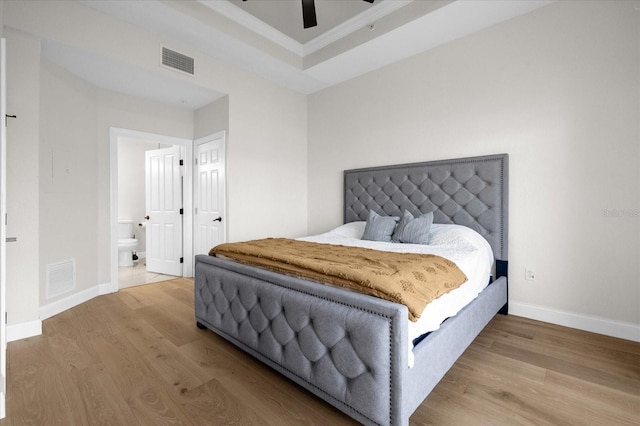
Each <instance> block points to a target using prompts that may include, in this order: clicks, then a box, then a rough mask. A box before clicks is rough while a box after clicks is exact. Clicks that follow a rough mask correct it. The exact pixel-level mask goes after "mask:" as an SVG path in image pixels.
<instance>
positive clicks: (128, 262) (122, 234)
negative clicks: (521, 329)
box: [118, 220, 138, 266]
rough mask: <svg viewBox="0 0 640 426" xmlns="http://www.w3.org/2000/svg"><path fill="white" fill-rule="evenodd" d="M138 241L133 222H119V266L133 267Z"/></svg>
mask: <svg viewBox="0 0 640 426" xmlns="http://www.w3.org/2000/svg"><path fill="white" fill-rule="evenodd" d="M137 247H138V240H136V239H135V237H134V235H133V221H132V220H119V221H118V266H133V251H134V250H135V249H136V248H137Z"/></svg>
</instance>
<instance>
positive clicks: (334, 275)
mask: <svg viewBox="0 0 640 426" xmlns="http://www.w3.org/2000/svg"><path fill="white" fill-rule="evenodd" d="M218 254H219V255H222V256H224V257H227V258H230V259H233V260H236V261H238V262H240V263H244V264H248V265H253V266H261V267H264V268H266V269H269V270H272V271H275V272H279V273H284V274H287V275H293V276H297V277H301V278H306V279H311V280H313V281H317V282H320V283H322V282H324V283H330V284H334V285H337V286H340V287H345V288H349V289H351V290H355V291H358V292H360V293H365V294H369V295H372V296H377V297H380V298H383V299H386V300H390V301H393V302H397V303H402V304H403V305H406V306H407V308H408V309H409V319H410V320H411V321H416V320H417V319H418V318H419V317H420V314H421V313H422V311H423V310H424V308H425V306H426V305H427V304H428V303H429V302H431V301H432V300H434V299H436V298H438V297H440V296H442V295H443V294H445V293H448V292H449V291H451V290H453V289H456V288H458V287H460V285H462V284H463V283H464V282H465V281H467V277H466V276H465V274H464V273H463V272H462V271H461V270H460V269H459V268H458V267H457V266H456V264H455V263H453V262H451V261H450V260H448V259H445V258H443V257H440V256H436V255H431V254H414V253H394V252H387V251H379V250H372V249H367V248H361V247H346V246H339V245H330V244H320V243H311V242H306V241H297V240H290V239H285V238H267V239H263V240H255V241H246V242H240V243H225V244H220V245H219V246H216V247H214V248H212V249H211V250H210V251H209V255H211V256H215V255H218Z"/></svg>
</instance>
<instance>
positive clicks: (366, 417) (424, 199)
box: [195, 154, 508, 425]
mask: <svg viewBox="0 0 640 426" xmlns="http://www.w3.org/2000/svg"><path fill="white" fill-rule="evenodd" d="M344 195H345V201H344V221H345V223H347V222H352V221H360V220H366V217H367V214H368V212H369V210H371V209H374V210H376V211H377V212H378V213H380V214H386V215H400V214H401V213H402V211H403V210H404V209H407V210H409V211H411V212H412V213H413V214H414V215H415V214H418V213H419V212H428V211H434V222H436V223H457V224H461V225H465V226H468V227H470V228H473V229H475V230H477V231H478V232H480V233H481V234H482V235H484V236H485V238H486V239H487V240H488V241H489V243H490V245H491V247H492V249H493V252H494V257H495V259H496V264H495V265H494V272H493V277H492V279H491V280H492V283H491V284H490V285H489V286H487V287H486V288H485V289H484V290H483V291H482V292H481V293H480V295H479V296H478V297H477V298H476V299H475V300H474V301H472V302H471V303H470V304H469V305H467V306H466V307H465V308H463V309H462V310H461V311H460V312H459V313H458V314H457V315H456V316H454V317H452V318H449V319H447V320H445V321H444V322H443V323H442V325H441V327H440V329H439V330H437V331H434V332H432V333H430V334H428V335H427V336H426V337H425V338H424V339H423V340H422V341H420V343H418V344H417V345H416V346H415V347H414V349H413V353H414V357H415V365H414V366H413V367H412V368H409V367H408V359H407V346H408V336H407V321H408V312H407V308H406V307H405V306H403V305H399V304H396V303H393V302H389V301H386V300H382V299H378V298H375V297H372V296H367V295H362V294H358V293H354V292H350V291H346V290H343V289H340V288H336V287H333V286H326V285H322V284H318V283H314V282H311V281H307V280H303V279H298V278H294V277H289V276H284V275H280V274H277V273H273V272H270V271H266V270H262V269H259V268H255V267H250V266H246V265H242V264H239V263H236V262H233V261H230V260H225V259H220V258H217V257H213V256H205V255H199V256H196V267H195V315H196V323H197V325H198V327H200V328H209V329H211V330H213V331H214V332H216V333H217V334H219V335H221V336H222V337H224V338H226V339H227V340H229V341H230V342H232V343H234V344H235V345H237V346H238V347H240V348H241V349H243V350H244V351H246V352H248V353H249V354H251V355H253V356H254V357H256V358H257V359H259V360H261V361H262V362H264V363H265V364H267V365H269V366H270V367H272V368H274V369H275V370H277V371H278V372H280V373H281V374H283V375H284V376H286V377H288V378H289V379H291V380H293V381H294V382H296V383H298V384H299V385H300V386H302V387H304V388H305V389H307V390H309V391H311V392H312V393H314V394H315V395H317V396H318V397H320V398H322V399H323V400H325V401H327V402H328V403H330V404H332V405H333V406H335V407H337V408H338V409H340V410H342V411H343V412H345V413H346V414H348V415H349V416H351V417H352V418H354V419H356V420H357V421H359V422H361V423H363V424H375V425H408V424H409V417H410V416H411V414H412V413H413V412H414V411H415V410H416V408H417V407H418V406H419V405H420V404H421V403H422V401H423V400H424V399H425V398H426V397H427V395H428V394H429V393H430V392H431V390H432V389H433V388H434V387H435V386H436V384H437V383H438V382H439V381H440V379H441V378H442V377H443V376H444V375H445V373H446V372H447V371H448V370H449V368H450V367H451V366H452V365H453V363H454V362H455V361H456V360H457V358H458V357H459V356H460V355H461V354H462V353H463V352H464V350H465V349H466V348H467V346H468V345H469V344H470V343H471V342H472V341H473V339H474V338H475V337H476V336H477V335H478V334H479V333H480V331H482V329H483V328H484V327H485V325H486V324H487V323H488V322H489V321H490V320H491V318H493V316H494V315H495V314H496V313H497V312H501V313H503V314H506V313H507V301H508V293H507V277H506V275H507V242H508V241H507V230H508V156H507V154H500V155H490V156H482V157H472V158H461V159H454V160H443V161H432V162H425V163H416V164H404V165H398V166H389V167H376V168H367V169H358V170H348V171H345V172H344Z"/></svg>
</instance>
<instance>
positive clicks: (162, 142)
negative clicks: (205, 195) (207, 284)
mask: <svg viewBox="0 0 640 426" xmlns="http://www.w3.org/2000/svg"><path fill="white" fill-rule="evenodd" d="M192 144H193V142H192V141H191V140H187V139H181V138H174V137H170V136H164V135H157V134H152V133H145V132H138V131H133V130H127V129H118V128H112V129H111V134H110V151H111V152H110V169H111V285H112V291H117V290H118V289H119V288H124V287H128V286H131V285H139V284H146V283H150V282H157V281H163V280H165V279H171V278H172V275H165V274H163V273H160V272H165V273H167V271H160V272H153V271H149V272H148V271H147V270H146V269H147V268H146V265H147V257H148V255H149V254H152V253H151V252H153V250H154V249H153V247H155V249H156V252H157V248H158V245H157V244H155V243H153V242H152V243H150V246H147V243H148V238H150V237H152V236H153V235H156V236H157V232H154V231H153V230H156V231H157V229H158V228H159V227H158V223H157V221H156V222H153V221H149V220H147V219H145V216H149V211H148V206H145V199H147V198H148V197H147V195H146V193H148V189H149V188H148V187H146V185H145V180H146V178H147V177H146V176H145V157H151V158H156V157H154V156H153V155H152V156H149V155H148V154H146V155H145V152H146V153H149V152H162V151H167V150H168V151H170V152H177V153H179V156H180V158H182V159H183V162H182V164H181V165H179V166H178V167H179V168H180V169H182V170H181V173H180V175H181V176H180V178H179V179H180V180H181V181H180V188H181V192H182V194H179V197H180V201H181V205H182V206H181V207H182V209H183V211H184V212H189V211H190V210H191V205H192V196H191V193H192V189H191V188H192V177H191V174H192V170H191V167H190V164H191V163H192V161H191V158H192V156H193V153H192ZM147 162H148V160H147ZM154 164H157V163H154ZM176 165H177V163H176ZM176 187H177V185H174V188H172V190H174V189H175V188H176ZM141 194H145V195H141ZM157 217H158V216H157V215H154V218H157ZM178 220H179V221H180V225H181V226H180V228H181V229H180V233H178V234H174V236H173V238H172V241H173V243H172V247H171V251H172V252H175V253H181V256H180V257H181V258H182V262H183V263H181V264H180V265H179V268H178V269H176V268H173V269H172V270H171V271H168V273H171V274H174V275H173V276H185V277H189V276H192V274H193V271H192V269H193V268H192V267H191V263H192V258H193V255H192V249H191V246H192V243H191V242H192V232H191V228H192V225H191V222H192V218H191V216H190V215H188V214H185V215H181V217H180V219H178ZM152 222H153V223H152ZM126 227H128V229H130V230H131V231H129V232H131V240H132V241H133V243H132V247H134V248H133V249H132V250H131V251H128V248H127V249H124V251H123V247H120V250H119V249H118V246H119V244H118V240H119V239H120V240H122V237H121V236H120V233H122V232H123V230H124V229H125V228H126ZM125 232H126V231H125ZM147 233H149V235H147ZM120 246H122V244H120ZM131 255H133V256H132V258H131V260H130V261H129V262H128V263H123V262H126V261H127V260H128V259H127V256H131ZM156 257H157V256H156ZM123 258H124V259H125V260H123ZM177 261H178V260H177V259H176V262H177ZM152 263H153V262H152ZM122 265H124V266H122Z"/></svg>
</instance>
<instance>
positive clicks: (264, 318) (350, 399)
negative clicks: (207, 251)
mask: <svg viewBox="0 0 640 426" xmlns="http://www.w3.org/2000/svg"><path fill="white" fill-rule="evenodd" d="M195 275H196V280H195V314H196V321H197V322H198V323H199V324H201V325H204V326H206V327H208V328H210V329H212V330H213V331H215V332H216V333H218V334H220V335H221V336H223V337H224V338H226V339H228V340H229V341H231V342H232V343H234V344H236V345H237V346H239V347H240V348H241V349H243V350H245V351H246V352H248V353H250V354H251V355H253V356H255V357H256V358H258V359H260V360H261V361H263V362H264V363H266V364H267V365H269V366H270V367H272V368H274V369H276V370H277V371H279V372H280V373H282V374H283V375H285V376H286V377H288V378H290V379H291V380H293V381H295V382H296V383H298V384H299V385H301V386H303V387H304V388H306V389H308V390H309V391H311V392H312V393H314V394H315V395H317V396H319V397H320V398H322V399H324V400H325V401H327V402H329V403H330V404H332V405H334V406H335V407H337V408H338V409H340V410H342V411H343V412H345V413H347V414H348V415H349V416H351V417H353V418H354V419H356V420H358V421H360V422H362V423H364V424H381V425H383V424H406V422H407V421H408V419H407V418H405V419H401V416H402V411H403V410H402V407H401V404H402V388H403V374H405V372H406V371H407V353H406V351H407V349H406V348H407V335H406V329H407V327H406V324H405V323H406V321H408V319H407V317H408V314H407V308H406V307H405V306H403V305H399V304H396V303H392V302H388V301H384V300H381V299H378V298H374V297H371V296H365V295H361V294H358V293H354V292H350V291H346V290H343V289H339V288H335V287H331V286H325V285H319V284H315V283H311V282H308V281H305V280H301V279H297V278H293V277H287V276H283V275H279V274H275V273H272V272H269V271H265V270H260V269H257V268H253V267H249V266H246V265H241V264H238V263H235V262H231V261H228V260H225V259H219V258H216V257H212V256H197V257H196V273H195Z"/></svg>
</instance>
